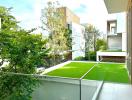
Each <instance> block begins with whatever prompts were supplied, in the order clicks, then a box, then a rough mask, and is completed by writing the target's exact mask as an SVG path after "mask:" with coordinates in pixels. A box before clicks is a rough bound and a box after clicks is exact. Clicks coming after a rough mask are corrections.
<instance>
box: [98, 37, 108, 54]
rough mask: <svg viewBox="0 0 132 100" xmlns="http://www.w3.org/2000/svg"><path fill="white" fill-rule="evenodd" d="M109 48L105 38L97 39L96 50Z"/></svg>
mask: <svg viewBox="0 0 132 100" xmlns="http://www.w3.org/2000/svg"><path fill="white" fill-rule="evenodd" d="M106 49H107V43H106V41H105V40H104V39H97V41H96V50H97V51H99V50H106Z"/></svg>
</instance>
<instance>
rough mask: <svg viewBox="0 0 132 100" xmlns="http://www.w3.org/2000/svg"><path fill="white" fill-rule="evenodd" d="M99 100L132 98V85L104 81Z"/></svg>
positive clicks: (131, 99) (129, 99)
mask: <svg viewBox="0 0 132 100" xmlns="http://www.w3.org/2000/svg"><path fill="white" fill-rule="evenodd" d="M97 100H132V85H128V84H116V83H104V85H103V87H102V90H101V91H100V94H99V97H98V99H97Z"/></svg>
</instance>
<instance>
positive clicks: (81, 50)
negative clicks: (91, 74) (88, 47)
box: [71, 23, 85, 60]
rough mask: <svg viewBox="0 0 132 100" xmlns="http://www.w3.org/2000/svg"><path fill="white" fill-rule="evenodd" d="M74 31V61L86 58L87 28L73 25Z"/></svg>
mask: <svg viewBox="0 0 132 100" xmlns="http://www.w3.org/2000/svg"><path fill="white" fill-rule="evenodd" d="M71 30H72V59H73V60H74V59H75V58H77V57H80V56H81V57H82V56H83V57H85V39H84V33H85V27H84V26H82V25H80V24H76V23H71Z"/></svg>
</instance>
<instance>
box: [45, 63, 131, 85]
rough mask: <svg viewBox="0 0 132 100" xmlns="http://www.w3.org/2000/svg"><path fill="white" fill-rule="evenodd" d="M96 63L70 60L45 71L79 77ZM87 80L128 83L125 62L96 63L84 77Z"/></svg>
mask: <svg viewBox="0 0 132 100" xmlns="http://www.w3.org/2000/svg"><path fill="white" fill-rule="evenodd" d="M95 64H96V63H93V62H88V63H82V62H71V63H70V64H67V65H65V66H63V67H61V68H59V69H56V70H54V71H51V72H49V73H47V75H50V76H61V77H70V78H80V77H81V76H83V75H84V74H85V73H86V72H87V71H88V70H89V69H90V68H91V67H92V66H93V65H95ZM84 79H89V80H104V81H109V82H119V83H129V77H128V74H127V70H126V68H125V64H119V63H100V64H97V65H96V66H95V67H94V68H93V69H92V70H91V71H90V72H89V73H88V74H87V75H86V76H85V77H84Z"/></svg>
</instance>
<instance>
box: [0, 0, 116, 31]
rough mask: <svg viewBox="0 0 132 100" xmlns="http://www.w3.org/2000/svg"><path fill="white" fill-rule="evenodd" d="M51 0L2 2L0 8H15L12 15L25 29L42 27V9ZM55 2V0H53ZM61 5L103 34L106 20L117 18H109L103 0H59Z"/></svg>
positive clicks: (11, 0) (0, 1)
mask: <svg viewBox="0 0 132 100" xmlns="http://www.w3.org/2000/svg"><path fill="white" fill-rule="evenodd" d="M47 1H49V0H0V6H5V7H13V10H12V14H13V15H14V16H15V17H16V18H17V20H18V21H20V26H21V27H23V28H25V29H31V28H36V27H39V26H40V25H41V22H40V17H41V9H42V8H44V7H45V4H46V2H47ZM52 1H53V0H52ZM59 2H60V5H62V6H66V7H68V8H69V9H70V10H72V11H73V12H74V13H75V14H76V15H78V16H79V17H80V20H81V23H89V24H93V25H94V26H96V27H97V28H98V29H99V30H100V31H101V32H103V33H105V32H106V20H107V19H108V17H109V18H113V19H114V18H115V16H114V15H112V16H110V15H109V16H108V13H107V9H106V7H105V4H104V1H103V0H59Z"/></svg>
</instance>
